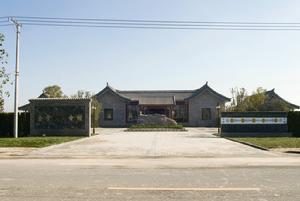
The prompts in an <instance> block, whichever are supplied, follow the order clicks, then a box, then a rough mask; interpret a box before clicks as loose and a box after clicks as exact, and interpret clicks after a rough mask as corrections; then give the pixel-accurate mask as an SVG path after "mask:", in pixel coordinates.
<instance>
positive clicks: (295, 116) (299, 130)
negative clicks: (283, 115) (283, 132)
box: [288, 111, 300, 137]
mask: <svg viewBox="0 0 300 201" xmlns="http://www.w3.org/2000/svg"><path fill="white" fill-rule="evenodd" d="M288 128H289V132H292V133H293V136H295V137H300V112H299V111H297V112H289V113H288Z"/></svg>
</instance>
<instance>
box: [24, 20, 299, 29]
mask: <svg viewBox="0 0 300 201" xmlns="http://www.w3.org/2000/svg"><path fill="white" fill-rule="evenodd" d="M21 22H24V24H26V22H31V23H36V24H37V25H38V24H43V23H47V24H88V25H90V24H92V25H141V26H183V27H250V28H251V27H262V28H264V27H273V28H297V27H298V28H300V24H299V25H293V26H291V25H284V26H283V25H281V26H280V25H241V24H239V25H223V24H221V25H216V24H180V25H176V24H166V23H133V22H82V21H79V22H78V21H68V22H65V21H54V20H21Z"/></svg>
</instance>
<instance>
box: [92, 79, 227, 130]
mask: <svg viewBox="0 0 300 201" xmlns="http://www.w3.org/2000/svg"><path fill="white" fill-rule="evenodd" d="M96 97H97V99H98V101H99V102H100V103H101V105H102V109H101V114H100V126H103V127H119V126H128V125H130V124H134V123H135V122H136V121H137V117H138V115H139V114H140V113H142V114H164V115H166V116H167V117H169V118H172V119H174V120H176V121H177V122H178V123H181V124H184V125H187V126H216V123H217V117H218V112H219V111H218V108H220V107H224V105H225V103H226V102H228V101H230V99H229V98H227V97H225V96H223V95H221V94H219V93H217V92H216V91H214V90H213V89H212V88H210V87H209V86H208V84H207V83H206V84H205V85H203V86H202V87H200V88H199V89H195V90H148V91H123V90H117V89H114V88H113V87H111V86H109V85H108V84H107V86H106V87H105V88H104V89H103V90H102V91H100V92H99V93H98V94H96Z"/></svg>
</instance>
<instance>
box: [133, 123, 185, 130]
mask: <svg viewBox="0 0 300 201" xmlns="http://www.w3.org/2000/svg"><path fill="white" fill-rule="evenodd" d="M130 128H172V129H182V128H183V126H182V125H181V124H177V125H152V124H151V125H150V124H149V125H148V124H147V125H145V124H135V125H132V126H131V127H130Z"/></svg>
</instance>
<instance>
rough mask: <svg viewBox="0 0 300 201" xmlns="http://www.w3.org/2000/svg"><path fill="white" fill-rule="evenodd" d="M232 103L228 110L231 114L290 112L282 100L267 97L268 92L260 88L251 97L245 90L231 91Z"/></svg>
mask: <svg viewBox="0 0 300 201" xmlns="http://www.w3.org/2000/svg"><path fill="white" fill-rule="evenodd" d="M231 93H232V101H231V103H230V105H229V106H228V107H227V108H226V110H227V111H230V112H247V111H289V108H288V105H287V104H286V103H284V102H283V101H281V100H278V99H272V98H270V97H268V96H267V95H266V90H265V89H263V88H261V87H259V88H257V89H256V90H255V91H254V92H252V94H251V95H248V93H247V91H246V89H245V88H240V89H238V88H234V89H232V90H231Z"/></svg>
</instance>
